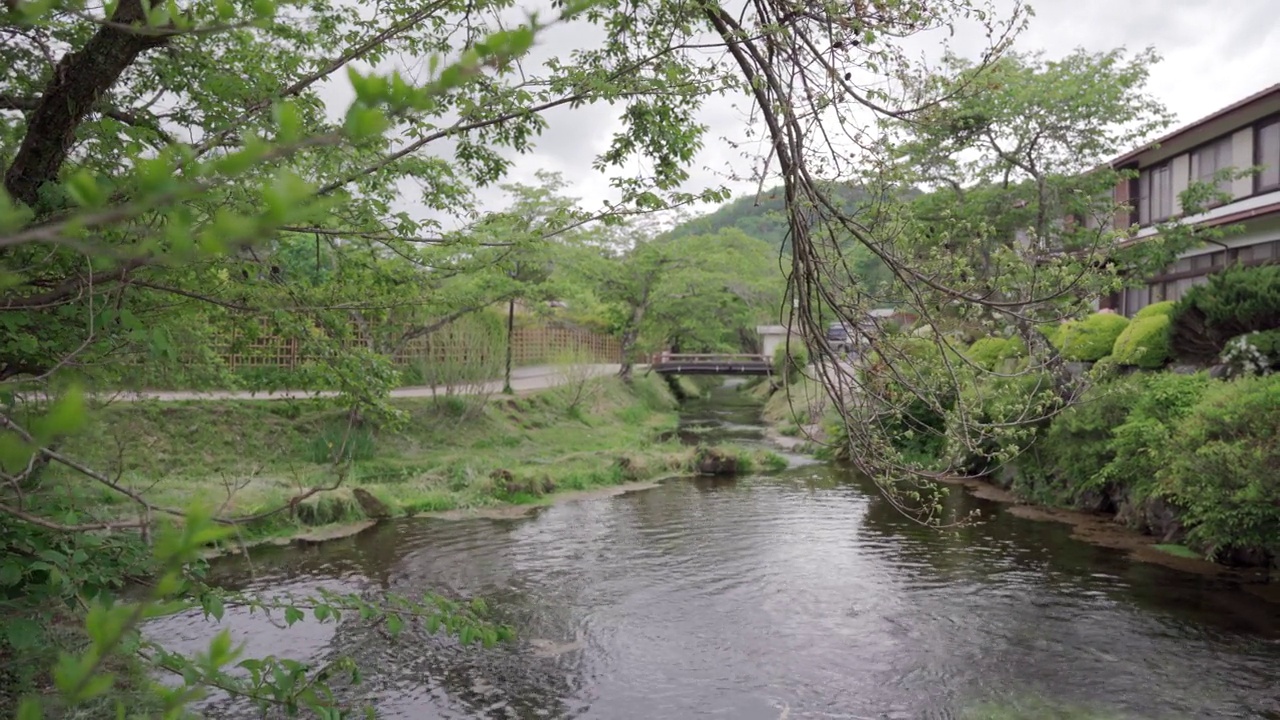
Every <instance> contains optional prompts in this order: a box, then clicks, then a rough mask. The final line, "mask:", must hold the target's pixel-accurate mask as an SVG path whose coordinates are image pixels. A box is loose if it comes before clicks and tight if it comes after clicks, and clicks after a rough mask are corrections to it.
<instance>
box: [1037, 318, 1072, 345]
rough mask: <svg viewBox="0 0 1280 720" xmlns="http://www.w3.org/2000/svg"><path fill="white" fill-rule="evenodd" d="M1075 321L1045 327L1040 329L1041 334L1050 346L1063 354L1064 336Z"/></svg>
mask: <svg viewBox="0 0 1280 720" xmlns="http://www.w3.org/2000/svg"><path fill="white" fill-rule="evenodd" d="M1073 323H1075V320H1066V321H1064V322H1060V323H1057V324H1055V325H1045V326H1043V327H1041V328H1040V332H1041V333H1043V334H1044V337H1045V339H1046V340H1048V341H1049V344H1050V345H1052V346H1053V348H1054V349H1055V350H1057V351H1058V352H1062V336H1063V334H1064V333H1065V332H1066V330H1067V328H1068V327H1070V326H1071V325H1072V324H1073Z"/></svg>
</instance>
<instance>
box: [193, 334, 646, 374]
mask: <svg viewBox="0 0 1280 720" xmlns="http://www.w3.org/2000/svg"><path fill="white" fill-rule="evenodd" d="M506 341H507V339H506V335H505V333H503V334H502V335H501V336H500V337H497V336H493V335H492V334H490V336H488V337H482V336H480V335H478V334H476V333H457V332H453V331H452V330H451V329H450V328H448V327H446V328H442V329H440V330H438V331H436V332H435V333H433V334H431V335H429V336H427V337H422V338H414V339H413V340H411V341H409V342H408V343H406V344H405V345H404V347H402V348H400V350H399V351H398V352H396V354H395V357H394V359H393V362H394V363H395V364H396V365H399V366H407V365H411V364H413V363H416V362H423V363H432V362H437V363H445V362H448V363H468V362H472V361H475V362H477V363H479V362H487V361H489V360H490V359H491V357H490V356H492V355H493V354H495V353H496V354H498V355H501V356H502V357H504V358H505V355H506V349H507V348H506ZM367 343H368V340H367V336H365V337H360V336H357V337H355V338H354V339H353V340H351V341H350V343H349V344H350V345H351V346H354V347H360V346H364V345H367ZM217 354H218V355H219V356H221V357H222V359H223V361H224V362H226V364H227V367H229V368H231V369H233V370H235V369H248V368H281V369H292V368H296V367H298V366H299V365H301V364H302V363H304V362H305V361H306V358H305V357H304V356H303V353H302V352H301V348H300V343H299V342H298V339H297V338H293V337H282V336H280V335H275V334H271V333H263V334H262V335H259V336H257V337H254V338H246V339H243V340H242V339H240V338H238V337H237V336H236V335H235V334H234V333H232V335H231V336H230V337H228V339H227V342H226V343H225V344H224V345H223V347H221V348H219V349H218V351H217ZM570 356H572V357H575V358H577V359H580V360H582V361H586V362H598V363H616V362H618V361H619V360H620V358H621V357H622V349H621V346H620V345H619V343H618V340H617V338H613V337H610V336H608V335H602V334H600V333H595V332H591V331H589V330H584V329H581V328H574V327H558V326H548V325H541V326H533V327H522V328H516V329H515V331H514V333H513V335H512V362H513V363H514V364H515V365H540V364H546V363H554V362H558V361H560V360H562V359H564V358H566V357H570Z"/></svg>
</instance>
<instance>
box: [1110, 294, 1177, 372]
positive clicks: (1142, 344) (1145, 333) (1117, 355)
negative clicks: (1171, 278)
mask: <svg viewBox="0 0 1280 720" xmlns="http://www.w3.org/2000/svg"><path fill="white" fill-rule="evenodd" d="M1148 307H1154V306H1148ZM1172 325H1173V323H1172V320H1171V319H1170V318H1169V316H1168V315H1159V314H1157V315H1148V316H1147V317H1136V316H1135V317H1134V319H1133V322H1131V323H1129V325H1128V326H1127V327H1126V328H1125V329H1124V330H1123V331H1122V332H1121V333H1120V336H1119V337H1117V338H1116V342H1115V345H1113V346H1112V348H1111V356H1112V358H1114V359H1115V361H1116V362H1117V363H1118V364H1120V365H1127V366H1130V367H1140V368H1144V369H1146V370H1155V369H1157V368H1161V367H1164V365H1165V363H1167V362H1169V355H1170V350H1169V336H1170V329H1171V328H1172Z"/></svg>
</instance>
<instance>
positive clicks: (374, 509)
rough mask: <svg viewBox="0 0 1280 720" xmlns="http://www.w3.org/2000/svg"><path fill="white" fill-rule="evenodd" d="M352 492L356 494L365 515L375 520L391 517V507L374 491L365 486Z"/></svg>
mask: <svg viewBox="0 0 1280 720" xmlns="http://www.w3.org/2000/svg"><path fill="white" fill-rule="evenodd" d="M351 493H352V494H353V495H355V496H356V502H358V503H360V509H361V510H363V511H364V514H365V517H368V518H372V519H374V520H385V519H387V518H389V517H391V508H389V507H387V504H386V503H384V502H382V501H381V500H379V499H378V498H376V497H374V496H373V493H371V492H369V491H368V490H365V489H364V488H356V489H355V490H352V491H351Z"/></svg>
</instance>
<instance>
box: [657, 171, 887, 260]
mask: <svg viewBox="0 0 1280 720" xmlns="http://www.w3.org/2000/svg"><path fill="white" fill-rule="evenodd" d="M831 195H832V200H833V201H834V202H836V203H839V204H840V205H843V206H853V207H856V206H857V205H859V204H861V203H863V202H865V201H866V198H867V194H866V192H865V191H864V190H863V189H862V188H860V187H857V186H854V185H838V186H835V188H834V190H833V192H832V193H831ZM726 228H733V229H735V230H741V231H742V232H744V233H746V234H747V235H750V236H752V237H754V238H759V239H760V240H765V241H767V242H769V243H771V244H774V245H777V246H781V245H782V244H783V243H784V242H785V241H786V239H787V215H786V200H785V195H784V192H783V188H782V187H781V186H779V187H774V188H771V189H769V190H765V191H763V192H760V193H758V194H757V193H751V194H749V195H744V196H742V197H739V198H737V199H735V200H730V201H729V202H727V203H725V204H724V205H721V206H720V207H719V208H717V209H716V210H714V211H712V212H710V213H708V214H706V215H703V216H701V217H697V218H694V219H692V220H688V221H686V222H684V223H681V224H680V225H678V226H676V227H675V228H674V229H673V230H671V232H670V233H669V236H670V237H673V238H679V237H689V236H691V235H709V234H714V233H717V232H719V231H720V230H724V229H726Z"/></svg>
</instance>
